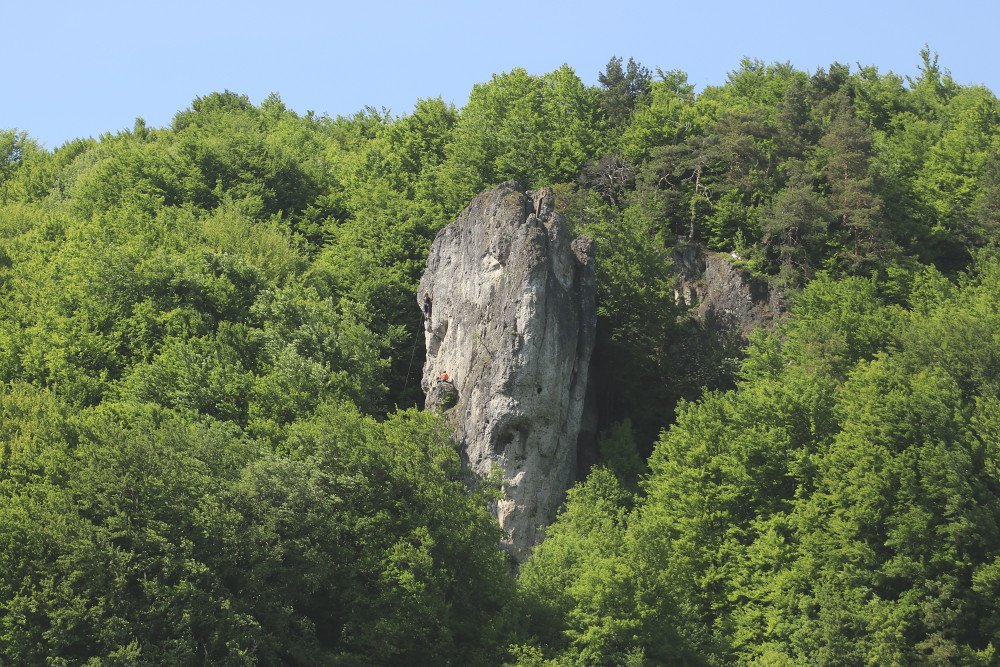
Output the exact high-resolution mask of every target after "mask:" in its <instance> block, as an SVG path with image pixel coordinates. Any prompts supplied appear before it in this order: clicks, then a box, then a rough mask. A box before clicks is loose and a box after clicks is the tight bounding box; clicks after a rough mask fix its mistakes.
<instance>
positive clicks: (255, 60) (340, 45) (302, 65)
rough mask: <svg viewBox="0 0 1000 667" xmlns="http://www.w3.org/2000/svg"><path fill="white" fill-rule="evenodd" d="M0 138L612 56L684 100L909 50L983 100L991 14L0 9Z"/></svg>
mask: <svg viewBox="0 0 1000 667" xmlns="http://www.w3.org/2000/svg"><path fill="white" fill-rule="evenodd" d="M4 5H5V6H3V11H2V12H0V16H2V17H3V19H4V24H5V26H4V40H3V42H4V43H3V47H2V53H3V56H2V57H3V59H4V68H3V71H4V77H3V80H2V92H0V128H17V129H20V130H25V131H27V132H28V133H29V134H30V135H31V136H32V137H34V138H35V139H37V140H39V141H41V142H42V143H43V144H44V145H45V146H47V147H48V148H56V147H58V146H59V145H61V144H62V143H63V142H65V141H67V140H69V139H72V138H76V137H88V136H94V137H97V136H99V135H100V134H102V133H104V132H109V131H110V132H115V131H118V130H121V129H125V128H131V127H132V124H133V121H134V119H135V118H136V117H137V116H142V117H143V118H145V119H146V122H147V124H148V125H152V126H157V127H159V126H164V125H167V124H169V122H170V119H171V118H172V117H173V115H174V114H175V113H176V112H177V111H180V110H183V109H185V108H187V107H188V106H190V104H191V101H192V100H193V99H194V98H195V97H197V96H199V95H206V94H208V93H211V92H213V91H221V90H225V89H229V90H232V91H235V92H238V93H242V94H246V95H248V96H249V97H250V99H251V101H253V102H254V103H255V104H259V103H260V102H261V101H262V100H263V99H264V98H265V97H267V95H268V94H269V93H271V92H277V93H278V94H280V95H281V98H282V99H283V100H284V102H285V104H286V105H288V107H290V108H292V109H294V110H295V111H298V112H299V113H305V112H306V111H308V110H312V111H315V112H316V113H317V114H323V113H326V114H329V115H331V116H337V115H347V114H351V113H354V112H355V111H358V110H360V109H362V108H363V107H365V106H366V105H370V106H373V107H376V108H379V107H387V108H388V109H390V110H391V111H392V112H393V113H394V114H402V113H406V112H408V111H410V110H411V109H412V107H413V104H414V102H416V100H417V99H418V98H421V97H438V96H440V97H442V98H444V99H445V100H446V101H450V102H454V103H455V104H456V105H458V106H462V105H463V104H464V103H465V102H466V100H467V99H468V94H469V91H470V90H471V89H472V86H473V85H474V84H476V83H480V82H483V81H487V80H489V78H490V76H491V75H492V74H494V73H498V72H503V71H507V70H510V69H512V68H514V67H524V68H525V69H527V70H528V71H529V72H531V73H534V74H542V73H545V72H548V71H551V70H553V69H556V68H557V67H559V66H560V65H562V64H563V63H568V64H569V65H570V66H571V67H573V68H574V69H575V70H576V72H577V74H578V75H579V76H580V77H581V78H582V79H583V80H584V82H585V83H588V84H596V82H597V74H598V72H600V71H601V70H602V69H603V68H604V66H605V64H606V63H607V62H608V59H609V58H610V57H611V56H612V55H619V56H622V57H624V58H625V59H626V60H627V59H628V57H629V56H632V57H635V59H636V60H637V61H639V62H640V63H642V64H643V65H645V66H647V67H649V68H650V69H653V70H655V68H657V67H659V68H662V69H664V70H669V69H681V70H684V71H685V72H687V73H688V77H689V81H690V82H691V83H694V84H696V85H697V86H698V89H699V90H701V89H702V88H703V87H704V86H705V85H716V84H721V83H724V82H725V80H726V75H727V73H728V72H730V71H732V70H734V69H736V68H737V67H738V66H739V62H740V59H741V58H742V57H744V56H749V57H751V58H757V59H760V60H763V61H765V62H786V61H790V62H791V63H792V64H793V65H794V66H795V67H797V68H799V69H804V70H808V71H814V70H816V68H818V67H825V66H827V65H829V64H830V63H831V62H834V61H837V62H841V63H845V64H850V65H852V66H853V65H855V64H856V63H860V64H862V65H876V66H878V67H879V70H880V71H882V72H886V71H890V70H891V71H893V72H895V73H897V74H901V75H910V76H915V75H917V74H918V71H917V66H918V64H919V63H920V58H919V52H920V49H921V48H923V46H924V44H928V45H929V46H930V48H931V50H932V51H936V52H937V53H938V54H939V56H940V61H939V64H940V65H941V66H942V67H944V68H947V69H949V70H950V71H951V73H952V76H953V77H954V78H955V80H956V81H958V82H959V83H962V84H983V85H986V86H987V87H989V88H990V89H991V90H993V91H994V92H995V93H1000V67H998V65H1000V62H998V60H1000V59H998V57H997V53H996V46H995V45H996V31H997V26H998V25H1000V2H997V0H952V1H951V2H940V1H935V2H930V1H926V0H907V1H903V0H889V1H882V2H880V1H879V0H840V1H838V2H808V0H805V1H803V0H798V1H795V2H792V1H786V0H781V1H778V2H750V1H746V2H732V1H730V0H716V1H714V2H698V1H696V0H687V1H686V2H676V1H674V0H659V1H657V2H645V1H640V2H632V3H627V2H607V1H606V0H605V1H603V2H597V1H594V0H577V1H576V2H568V1H564V0H555V1H547V0H535V1H534V2H527V1H524V0H507V1H506V2H498V3H475V2H455V1H453V0H447V1H445V2H425V3H421V2H398V1H397V0H386V1H382V2H352V3H344V2H337V1H333V0H329V1H327V2H320V1H318V0H282V1H281V2H271V3H263V2H259V1H257V0H244V1H242V2H234V1H231V0H201V1H195V0H175V1H174V2H171V3H142V2H139V3H136V2H123V1H121V0H88V1H87V2H81V1H80V0H73V1H66V0H31V1H27V0H22V1H17V0H5V1H4Z"/></svg>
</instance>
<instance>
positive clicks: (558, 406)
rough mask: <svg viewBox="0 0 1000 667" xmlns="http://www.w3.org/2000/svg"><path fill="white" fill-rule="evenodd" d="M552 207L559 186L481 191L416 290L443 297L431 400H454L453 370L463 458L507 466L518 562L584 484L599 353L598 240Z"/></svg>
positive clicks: (433, 345) (445, 234)
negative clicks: (582, 457)
mask: <svg viewBox="0 0 1000 667" xmlns="http://www.w3.org/2000/svg"><path fill="white" fill-rule="evenodd" d="M554 209H555V201H554V197H553V193H552V190H551V189H549V188H542V189H540V190H536V191H525V190H524V188H522V187H521V186H520V185H519V184H517V183H514V182H508V183H503V184H501V185H499V186H497V187H496V188H494V189H492V190H490V191H488V192H484V193H482V194H481V195H479V196H478V197H476V198H475V199H474V200H473V201H472V203H470V204H469V206H468V207H467V208H466V209H465V211H463V212H462V214H461V215H460V216H459V217H458V220H456V221H455V222H453V223H452V224H450V225H448V226H447V227H445V228H444V229H443V230H441V232H440V233H439V234H438V236H437V238H436V239H435V240H434V243H433V245H432V246H431V250H430V253H429V256H428V259H427V268H426V270H425V272H424V275H423V278H422V279H421V281H420V288H419V290H418V292H417V294H418V295H423V294H424V293H425V292H426V293H428V294H430V295H432V297H433V301H434V308H433V313H432V315H431V317H430V319H429V321H428V323H427V328H426V332H425V338H426V345H427V361H426V364H425V366H424V372H423V379H422V386H423V389H424V392H425V394H426V396H427V399H426V403H425V405H426V407H427V408H428V409H439V408H443V407H444V397H445V396H446V395H451V393H450V392H449V391H448V390H446V389H444V388H442V386H441V385H442V384H444V383H440V382H437V378H439V377H440V375H441V374H442V373H447V374H448V376H449V379H450V380H451V383H453V385H454V406H453V407H451V408H449V409H446V410H445V414H446V415H447V418H448V419H449V421H450V422H451V424H452V426H453V427H454V429H455V437H456V440H457V441H458V442H459V444H460V446H461V448H462V454H463V458H464V459H467V460H468V462H469V466H470V468H471V469H472V471H473V472H474V473H475V474H477V475H480V476H483V475H486V474H488V473H489V472H490V470H491V469H492V468H493V467H494V466H497V467H499V469H500V470H501V471H502V474H503V478H504V484H505V488H504V492H505V497H504V498H503V499H502V500H501V501H500V502H499V503H497V506H496V508H495V511H496V514H497V518H498V519H499V521H500V525H501V526H502V527H503V528H504V530H505V531H506V533H507V536H508V537H507V539H506V541H505V547H506V548H507V550H508V551H509V552H510V553H511V555H512V556H513V557H514V558H515V560H517V561H523V560H524V559H526V558H527V556H528V554H529V553H530V550H531V547H532V546H534V545H535V544H537V543H538V542H540V541H541V539H542V537H543V535H544V533H543V532H542V531H543V529H544V527H545V526H547V525H548V524H549V523H550V522H551V521H552V520H553V519H554V518H555V513H556V510H557V508H558V507H559V505H560V504H561V503H562V501H563V499H564V496H565V493H566V490H567V489H568V488H569V486H570V485H571V484H572V482H573V480H574V479H575V475H576V467H577V454H576V453H577V440H578V437H579V434H580V424H581V418H582V413H583V409H584V398H585V396H586V393H587V381H588V374H589V368H590V357H591V353H592V351H593V348H594V331H595V326H596V312H595V301H594V244H593V241H592V240H590V239H588V238H586V237H581V238H579V239H576V240H575V241H572V242H571V239H570V238H569V235H568V232H567V230H566V227H565V225H564V224H563V220H562V216H561V215H560V214H558V213H555V212H554ZM418 301H419V299H418ZM449 400H451V399H449Z"/></svg>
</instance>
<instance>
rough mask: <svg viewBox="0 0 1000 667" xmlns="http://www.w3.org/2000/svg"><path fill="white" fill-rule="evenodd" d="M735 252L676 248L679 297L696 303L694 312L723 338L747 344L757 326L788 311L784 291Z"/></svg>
mask: <svg viewBox="0 0 1000 667" xmlns="http://www.w3.org/2000/svg"><path fill="white" fill-rule="evenodd" d="M733 259H734V258H733V257H731V256H730V255H723V254H720V253H713V252H706V251H705V250H704V249H703V248H702V247H701V246H700V245H698V244H696V243H688V244H686V245H683V246H681V247H679V248H678V249H677V250H676V251H675V252H674V253H673V260H674V269H675V270H676V271H677V274H678V280H677V287H676V288H675V292H674V298H675V299H676V300H677V301H678V302H682V303H685V304H687V305H688V306H692V312H691V315H692V317H694V319H695V320H697V321H698V322H700V323H701V324H702V326H704V327H705V328H706V329H708V330H710V331H712V332H714V333H715V334H716V335H717V336H718V337H719V338H720V339H721V340H733V341H734V342H735V343H736V344H737V345H740V346H742V345H745V344H746V343H747V336H748V335H749V334H750V332H751V331H753V330H754V329H757V328H759V327H762V326H766V327H770V326H773V325H774V323H775V322H776V321H777V320H779V319H781V318H782V317H784V316H785V314H786V309H785V304H784V301H783V299H782V294H781V291H780V290H778V289H776V288H774V287H773V286H772V285H771V284H770V283H768V281H767V280H766V279H764V278H758V277H754V276H751V275H750V274H749V272H747V271H745V270H744V269H741V268H739V267H738V266H736V265H735V264H734V263H733Z"/></svg>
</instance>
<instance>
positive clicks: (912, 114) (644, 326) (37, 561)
mask: <svg viewBox="0 0 1000 667" xmlns="http://www.w3.org/2000/svg"><path fill="white" fill-rule="evenodd" d="M921 57H922V62H921V65H920V68H919V74H918V76H916V77H914V78H909V79H904V78H901V77H899V76H897V75H895V74H892V73H886V74H883V73H880V72H879V71H878V70H877V69H876V68H874V67H866V68H860V69H856V70H854V71H851V69H850V68H848V67H846V66H843V65H840V64H837V63H834V64H833V65H831V66H830V67H829V68H828V69H820V70H818V71H817V72H815V73H813V74H809V73H807V72H804V71H800V70H796V69H795V68H794V67H792V66H791V65H790V64H780V63H776V64H771V65H767V64H764V63H761V62H759V61H754V60H749V59H748V60H745V61H743V62H742V63H741V64H740V66H739V68H738V69H737V70H735V71H733V72H732V73H731V74H730V76H729V79H728V81H727V83H726V84H725V85H723V86H718V87H710V88H707V89H705V90H703V91H702V92H701V93H698V94H696V93H695V90H694V86H692V85H690V84H689V83H688V82H687V78H686V76H685V75H684V73H683V72H679V71H676V70H671V71H662V70H657V71H656V73H655V74H654V73H652V72H650V70H648V69H646V68H645V67H642V66H641V65H639V64H638V63H636V62H634V61H633V60H631V59H630V60H629V61H628V62H627V63H625V62H623V61H622V59H620V58H612V59H611V61H610V62H609V63H608V66H607V68H606V69H605V71H604V72H602V73H600V75H599V76H598V81H599V85H598V86H587V85H585V84H584V83H583V82H582V81H581V79H580V78H579V77H578V76H577V75H576V74H575V72H574V71H573V70H572V69H571V68H570V67H568V66H563V67H561V68H559V69H558V70H555V71H553V72H550V73H548V74H544V75H532V74H529V73H527V72H526V71H524V70H521V69H515V70H512V71H510V72H506V73H502V74H498V75H494V76H493V77H492V79H491V80H490V81H488V82H485V83H482V84H479V85H477V86H475V87H474V88H473V90H472V93H471V95H470V98H469V102H468V104H467V105H466V106H465V107H463V108H461V109H456V108H455V107H454V106H452V105H449V104H446V103H444V102H443V101H442V100H440V99H436V100H435V99H427V100H419V101H418V102H417V103H416V104H415V106H414V108H413V110H412V112H410V113H408V114H404V115H401V116H398V117H393V116H391V115H390V114H388V113H387V112H384V111H382V112H379V111H377V110H375V109H371V108H369V109H365V110H363V111H361V112H359V113H357V114H355V115H353V116H350V117H338V118H329V117H326V116H322V117H319V116H316V115H315V114H312V113H310V114H307V115H305V116H301V115H299V114H296V113H295V112H293V111H291V110H289V109H287V108H286V107H285V105H284V104H283V103H282V102H281V100H280V99H279V98H278V97H277V96H276V95H272V96H271V97H269V98H268V99H267V100H265V101H264V102H263V103H262V104H260V105H259V106H255V105H253V104H251V103H250V101H249V100H248V99H247V98H246V97H243V96H241V95H238V94H234V93H231V92H228V91H226V92H223V93H213V94H211V95H208V96H206V97H202V98H198V99H196V100H194V102H193V103H192V105H191V107H190V108H188V109H186V110H184V111H181V112H179V113H178V114H177V115H176V116H175V117H174V119H173V121H172V123H171V124H170V126H169V127H165V128H151V127H148V126H147V125H146V124H145V122H143V121H142V119H137V120H136V123H135V126H134V128H133V129H132V130H130V131H123V132H120V133H117V134H106V135H103V136H101V137H100V138H99V139H97V140H95V139H78V140H74V141H71V142H68V143H66V144H65V145H63V146H61V147H58V148H56V149H54V150H51V151H49V150H46V149H44V148H42V147H40V146H38V144H37V143H36V142H35V141H33V140H32V139H31V137H30V135H29V134H27V133H26V132H23V131H19V130H13V129H10V130H0V444H2V449H0V664H7V663H9V664H12V665H13V664H61V665H75V664H105V663H107V664H196V663H202V664H205V663H208V664H215V663H225V664H253V663H259V664H338V665H362V664H463V665H464V664H501V663H504V662H509V663H520V664H525V665H531V664H535V665H541V664H551V665H555V664H584V665H612V664H614V665H617V664H633V665H640V664H671V663H689V664H742V663H748V664H749V663H754V664H773V665H793V664H794V665H800V664H860V663H871V664H879V665H882V664H885V665H891V664H900V665H902V664H911V663H915V662H923V661H929V662H938V663H951V664H955V663H958V664H991V663H994V662H995V661H996V660H998V659H1000V658H998V657H997V656H996V655H995V649H996V646H997V643H998V641H1000V637H997V636H996V635H997V634H998V633H1000V613H998V609H997V608H996V604H997V603H996V600H997V599H998V597H1000V477H998V475H1000V458H998V456H1000V454H998V451H1000V449H998V447H1000V384H998V380H997V378H998V377H1000V351H998V350H1000V348H998V347H997V346H998V342H997V334H996V331H998V330H1000V308H998V307H997V306H996V304H997V303H1000V262H998V261H997V260H996V259H994V254H995V250H996V233H997V231H998V227H1000V132H998V124H997V120H998V117H1000V115H998V114H1000V107H998V103H997V100H996V97H995V96H994V95H993V93H992V92H990V91H989V90H986V89H985V88H982V87H978V86H962V85H959V84H958V83H956V82H955V81H954V80H953V79H952V78H951V77H950V75H949V74H948V73H947V72H946V71H944V70H942V69H941V68H939V67H938V64H937V58H936V56H934V55H932V54H931V53H930V52H929V51H924V52H923V53H922V54H921ZM507 179H517V180H519V181H521V182H522V183H523V184H524V185H526V186H528V187H538V186H542V185H550V186H553V187H554V188H555V189H556V192H557V202H558V205H559V206H560V207H561V209H562V211H563V212H564V213H565V214H566V216H567V219H568V221H569V222H570V224H571V225H572V226H573V228H574V231H576V232H578V233H587V234H589V235H591V236H592V237H594V238H595V239H596V241H597V248H598V257H597V277H598V309H599V320H598V346H597V350H596V351H595V358H594V370H593V374H594V376H595V378H596V382H597V385H596V386H597V387H598V392H597V395H596V399H597V400H596V404H597V409H598V421H599V426H600V429H601V432H602V433H601V438H600V455H599V460H600V464H601V465H600V466H598V467H597V468H595V469H594V471H593V472H592V473H591V474H590V476H589V477H588V479H587V480H586V481H584V482H582V483H581V484H580V485H579V486H578V487H576V488H575V489H573V490H572V491H571V492H570V494H569V497H568V500H567V504H566V509H565V512H564V513H563V514H562V515H561V518H560V519H559V520H558V521H557V523H556V524H555V525H553V526H552V527H551V528H550V530H549V538H548V539H547V541H546V542H545V543H544V544H543V545H542V546H541V547H540V548H539V549H538V550H537V551H536V553H535V556H534V557H533V559H532V560H531V561H530V562H529V563H528V564H527V565H526V566H525V567H524V568H523V569H522V571H521V573H520V575H519V576H518V577H517V578H516V580H515V578H513V577H511V576H509V572H508V570H507V564H506V563H505V562H504V559H503V557H502V555H501V553H500V552H499V550H498V549H497V540H498V529H497V528H496V526H495V524H494V522H493V520H492V519H491V518H490V516H489V514H488V513H487V511H486V507H487V504H488V500H489V498H490V496H491V494H493V493H495V492H496V491H497V490H496V489H495V488H494V487H493V485H492V484H490V483H486V484H482V485H480V486H479V488H478V489H476V490H470V489H469V488H468V486H467V484H466V476H465V473H464V472H463V470H462V468H461V464H460V458H459V455H458V453H457V452H456V451H455V449H454V447H453V445H452V443H450V442H449V439H448V436H447V432H446V429H445V427H444V426H443V424H442V423H441V421H440V420H439V419H438V417H437V416H435V415H431V414H424V413H421V412H417V411H416V410H414V409H413V408H414V406H415V405H416V404H417V403H418V402H419V401H420V398H421V396H420V391H419V387H418V385H419V382H418V381H417V376H418V369H419V367H420V365H421V363H422V354H423V350H422V345H420V344H419V338H420V336H419V331H420V329H421V316H420V313H419V312H418V311H417V309H416V307H415V303H414V302H413V298H414V296H413V295H414V291H415V287H416V283H417V280H418V278H419V275H420V272H421V270H422V267H423V262H424V258H425V257H426V252H427V249H428V248H429V246H430V243H431V240H432V239H433V236H434V234H435V233H436V232H437V231H438V230H439V229H440V228H441V227H442V226H443V225H444V224H446V223H447V222H449V221H450V220H452V219H454V217H455V216H456V215H457V213H458V212H459V211H460V210H461V208H462V207H463V206H464V205H465V204H466V203H467V201H468V200H469V198H470V197H471V196H473V195H474V194H475V193H477V192H478V191H480V190H482V189H484V188H487V187H490V186H492V185H495V184H496V183H498V182H501V181H504V180H507ZM692 242H699V243H701V244H703V245H704V246H706V247H707V248H708V249H710V250H713V251H724V252H729V253H733V254H734V256H735V257H736V258H737V259H736V260H734V261H737V262H738V263H740V264H741V265H742V266H743V267H745V268H746V269H748V270H749V271H751V272H753V273H754V274H756V275H759V276H766V277H767V278H768V279H770V280H771V281H772V282H773V283H774V284H776V285H780V286H782V287H783V288H784V289H785V290H786V293H787V294H788V295H789V296H790V298H792V300H793V302H794V307H793V316H792V317H791V318H790V319H789V320H788V321H787V322H786V323H785V324H784V325H783V327H782V328H781V330H780V331H778V332H776V333H760V334H757V335H755V337H754V339H753V342H752V345H751V346H750V347H749V348H748V349H747V351H746V354H745V355H740V354H738V352H737V351H736V350H734V348H733V345H732V341H712V340H711V338H710V337H706V336H705V335H704V334H705V333H706V332H699V331H696V330H695V328H696V327H695V325H693V324H692V323H691V322H690V321H686V320H685V318H684V309H683V308H682V307H680V306H678V305H677V304H676V303H675V300H674V294H673V287H674V274H673V272H672V270H671V267H670V262H671V259H670V258H671V253H672V251H673V250H674V249H675V247H677V246H678V245H679V244H685V243H692ZM694 340H697V341H699V342H698V343H697V344H693V343H692V344H687V341H694ZM647 459H648V460H647Z"/></svg>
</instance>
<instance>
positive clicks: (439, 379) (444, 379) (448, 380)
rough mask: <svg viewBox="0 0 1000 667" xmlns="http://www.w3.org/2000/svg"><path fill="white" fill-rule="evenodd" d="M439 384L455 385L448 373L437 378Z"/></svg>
mask: <svg viewBox="0 0 1000 667" xmlns="http://www.w3.org/2000/svg"><path fill="white" fill-rule="evenodd" d="M437 382H447V383H448V384H451V385H454V383H453V382H452V381H451V379H450V378H449V377H448V374H447V373H441V375H439V376H438V378H437Z"/></svg>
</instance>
